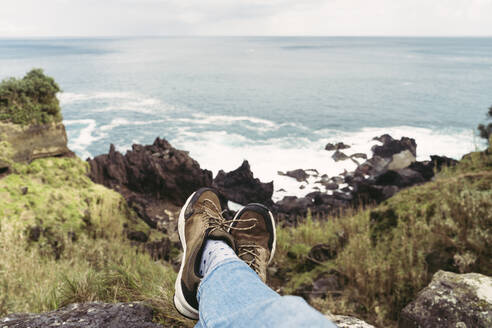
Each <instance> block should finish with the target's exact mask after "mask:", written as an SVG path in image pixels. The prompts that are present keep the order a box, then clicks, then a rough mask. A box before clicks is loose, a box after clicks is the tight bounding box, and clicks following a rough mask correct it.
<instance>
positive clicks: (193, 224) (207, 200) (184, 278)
mask: <svg viewBox="0 0 492 328" xmlns="http://www.w3.org/2000/svg"><path fill="white" fill-rule="evenodd" d="M229 223H230V222H227V221H226V220H225V219H224V218H223V217H222V208H221V206H220V201H219V197H218V195H217V193H216V192H215V190H213V189H210V188H201V189H199V190H198V191H196V192H194V193H193V194H192V195H191V196H190V197H189V198H188V200H187V201H186V203H185V205H184V206H183V208H182V209H181V212H180V213H179V221H178V232H179V239H180V241H181V245H182V247H183V259H182V261H181V267H180V269H179V273H178V277H177V278H176V283H175V286H174V287H175V293H174V305H175V306H176V309H177V310H178V311H179V312H180V313H181V314H182V315H184V316H185V317H188V318H190V319H198V301H197V299H196V294H197V290H198V285H199V284H200V281H201V279H202V278H203V277H202V276H201V275H200V274H199V270H200V260H201V257H202V253H203V249H204V247H205V242H206V241H207V239H215V240H223V241H224V242H226V243H227V244H229V246H230V247H231V248H232V249H233V250H235V244H234V239H233V238H232V236H231V235H230V234H229V232H228V228H229Z"/></svg>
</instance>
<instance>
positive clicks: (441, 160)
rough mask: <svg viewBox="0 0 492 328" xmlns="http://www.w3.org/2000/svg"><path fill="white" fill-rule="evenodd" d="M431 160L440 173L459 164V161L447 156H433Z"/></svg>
mask: <svg viewBox="0 0 492 328" xmlns="http://www.w3.org/2000/svg"><path fill="white" fill-rule="evenodd" d="M430 158H431V162H432V163H433V164H434V167H435V168H436V170H437V171H438V172H439V171H441V170H442V168H443V167H451V166H455V165H456V164H458V161H457V160H455V159H452V158H449V157H446V156H438V155H431V157H430Z"/></svg>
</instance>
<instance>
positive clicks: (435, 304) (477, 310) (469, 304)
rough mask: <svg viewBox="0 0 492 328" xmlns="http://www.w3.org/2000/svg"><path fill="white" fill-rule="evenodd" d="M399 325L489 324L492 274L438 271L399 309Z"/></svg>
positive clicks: (477, 326)
mask: <svg viewBox="0 0 492 328" xmlns="http://www.w3.org/2000/svg"><path fill="white" fill-rule="evenodd" d="M398 327H400V328H418V327H419V328H420V327H421V328H431V327H432V328H440V327H443V328H444V327H458V328H472V327H473V328H486V327H492V278H491V277H488V276H484V275H482V274H478V273H467V274H457V273H452V272H446V271H438V272H437V273H436V274H435V275H434V277H433V278H432V281H431V283H430V284H429V285H428V286H427V287H426V288H424V289H423V290H421V291H420V292H419V294H418V295H417V298H416V299H415V301H413V302H411V303H410V304H408V305H407V306H406V307H405V308H404V309H403V310H402V312H401V314H400V319H399V322H398Z"/></svg>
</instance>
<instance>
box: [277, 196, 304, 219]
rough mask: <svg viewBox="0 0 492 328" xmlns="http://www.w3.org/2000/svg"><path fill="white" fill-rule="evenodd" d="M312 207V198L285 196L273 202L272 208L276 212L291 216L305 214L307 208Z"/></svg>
mask: <svg viewBox="0 0 492 328" xmlns="http://www.w3.org/2000/svg"><path fill="white" fill-rule="evenodd" d="M312 207H313V200H312V199H310V198H307V197H301V198H297V197H296V196H285V197H284V198H283V199H282V200H280V201H278V202H276V203H275V206H274V210H275V212H277V213H282V214H288V215H292V216H305V215H306V214H307V210H308V209H309V208H312Z"/></svg>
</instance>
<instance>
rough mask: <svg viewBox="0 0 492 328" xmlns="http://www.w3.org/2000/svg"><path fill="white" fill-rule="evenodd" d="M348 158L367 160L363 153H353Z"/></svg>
mask: <svg viewBox="0 0 492 328" xmlns="http://www.w3.org/2000/svg"><path fill="white" fill-rule="evenodd" d="M350 158H352V159H353V158H357V159H367V155H366V154H364V153H355V154H352V155H350Z"/></svg>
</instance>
